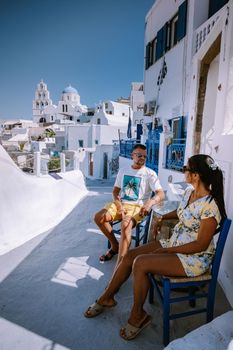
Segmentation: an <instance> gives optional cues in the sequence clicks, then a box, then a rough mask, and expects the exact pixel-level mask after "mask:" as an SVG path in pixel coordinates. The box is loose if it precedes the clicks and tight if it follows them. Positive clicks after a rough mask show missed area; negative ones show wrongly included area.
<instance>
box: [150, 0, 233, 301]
mask: <svg viewBox="0 0 233 350" xmlns="http://www.w3.org/2000/svg"><path fill="white" fill-rule="evenodd" d="M232 33H233V0H230V1H227V0H219V1H214V0H202V1H199V0H193V1H187V0H186V1H184V0H177V1H173V0H162V1H161V0H157V1H155V3H154V5H153V6H152V8H151V9H150V11H149V12H148V14H147V16H146V29H145V53H146V55H145V57H146V61H145V73H144V92H145V112H146V114H147V115H148V117H150V118H151V120H153V122H155V120H156V121H157V122H159V123H161V124H163V126H164V129H163V130H164V132H163V133H162V134H161V135H160V147H159V177H160V180H161V182H162V185H163V186H164V187H165V188H168V181H169V182H176V181H183V175H182V173H181V172H179V171H175V170H174V169H172V167H169V164H168V162H167V147H168V146H167V144H166V142H165V141H169V142H171V143H172V145H174V143H175V140H174V139H179V140H182V139H183V140H186V142H185V144H186V146H185V144H184V143H183V146H184V147H183V150H184V151H185V155H184V157H185V161H186V160H187V158H188V157H189V156H191V155H193V154H196V153H207V154H210V155H211V156H212V157H213V158H214V159H215V160H216V161H217V162H218V163H219V165H220V167H221V168H222V169H223V171H224V177H225V201H226V207H227V213H228V216H229V218H231V219H232V218H233V177H232V174H231V173H232V169H233V157H232V155H231V152H230V150H231V149H232V148H233V113H232V111H233V96H232V91H233V73H232V71H233V68H232V67H233V35H232ZM169 129H170V130H169ZM168 135H169V137H170V138H171V139H170V140H168ZM167 143H168V142H167ZM180 143H182V142H181V141H180ZM177 160H179V159H177ZM232 250H233V226H232V227H231V231H230V234H229V237H228V240H227V244H226V247H225V251H224V255H223V259H222V263H221V268H220V274H219V279H220V282H221V285H222V286H223V289H224V291H225V294H226V296H227V298H228V300H229V302H230V303H231V305H232V306H233V292H232V291H233V268H232V257H231V254H232Z"/></svg>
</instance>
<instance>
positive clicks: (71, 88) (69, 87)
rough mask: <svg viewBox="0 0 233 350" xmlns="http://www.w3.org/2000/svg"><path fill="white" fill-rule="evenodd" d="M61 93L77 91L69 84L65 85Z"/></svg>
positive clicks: (75, 92) (76, 92)
mask: <svg viewBox="0 0 233 350" xmlns="http://www.w3.org/2000/svg"><path fill="white" fill-rule="evenodd" d="M62 93H63V94H78V91H77V90H76V89H75V88H73V87H72V86H71V85H69V86H67V87H66V88H65V89H64V90H63V91H62Z"/></svg>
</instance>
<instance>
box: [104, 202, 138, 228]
mask: <svg viewBox="0 0 233 350" xmlns="http://www.w3.org/2000/svg"><path fill="white" fill-rule="evenodd" d="M123 208H124V210H125V216H130V217H131V218H133V219H134V220H135V222H136V225H137V224H138V223H139V222H140V221H142V219H143V217H142V216H140V215H139V212H140V209H141V206H140V205H138V204H123ZM105 209H107V211H108V213H109V214H110V215H111V217H112V221H115V220H121V215H119V214H118V213H117V207H116V204H115V203H114V202H111V203H107V204H106V205H105Z"/></svg>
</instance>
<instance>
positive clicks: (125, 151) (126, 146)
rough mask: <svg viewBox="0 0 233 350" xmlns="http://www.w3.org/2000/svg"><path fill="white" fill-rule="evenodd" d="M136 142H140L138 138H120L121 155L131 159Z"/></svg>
mask: <svg viewBox="0 0 233 350" xmlns="http://www.w3.org/2000/svg"><path fill="white" fill-rule="evenodd" d="M136 143H139V141H138V140H136V139H130V140H120V156H121V157H124V158H129V159H131V153H132V150H133V146H134V145H135V144H136Z"/></svg>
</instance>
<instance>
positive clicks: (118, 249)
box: [95, 144, 164, 264]
mask: <svg viewBox="0 0 233 350" xmlns="http://www.w3.org/2000/svg"><path fill="white" fill-rule="evenodd" d="M146 157H147V153H146V146H145V145H142V144H136V145H135V146H134V147H133V152H132V159H133V164H132V165H131V166H130V167H129V166H128V167H126V168H124V169H121V170H119V172H118V174H117V178H116V181H115V185H114V188H113V192H112V196H113V200H114V201H113V202H111V203H108V204H107V205H106V206H105V208H104V209H101V210H100V211H99V212H98V213H96V215H95V222H96V224H97V225H98V226H99V228H100V230H101V231H102V232H103V233H104V235H105V236H106V237H107V238H108V240H109V241H110V243H111V248H110V249H109V250H108V251H107V252H106V253H105V254H104V255H102V256H101V257H100V261H108V260H111V259H112V257H113V256H114V255H116V254H118V260H117V264H118V263H119V261H120V260H121V258H122V257H123V256H124V255H125V254H126V253H127V250H128V248H129V245H130V242H131V232H132V228H133V227H134V226H135V225H137V224H138V223H139V222H140V221H141V220H142V219H143V217H144V216H146V215H147V214H148V213H149V211H150V209H151V207H152V206H153V205H154V204H158V203H159V202H160V201H161V200H163V199H164V192H163V189H162V187H161V185H160V182H159V179H158V177H157V175H156V173H155V171H154V170H152V169H150V168H147V167H146V166H145V162H146ZM152 191H153V192H154V193H155V195H154V196H153V197H152V198H151V193H152ZM115 220H121V221H122V222H121V238H120V243H118V240H117V239H116V237H115V235H114V234H113V232H112V226H111V224H110V222H111V221H115Z"/></svg>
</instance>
